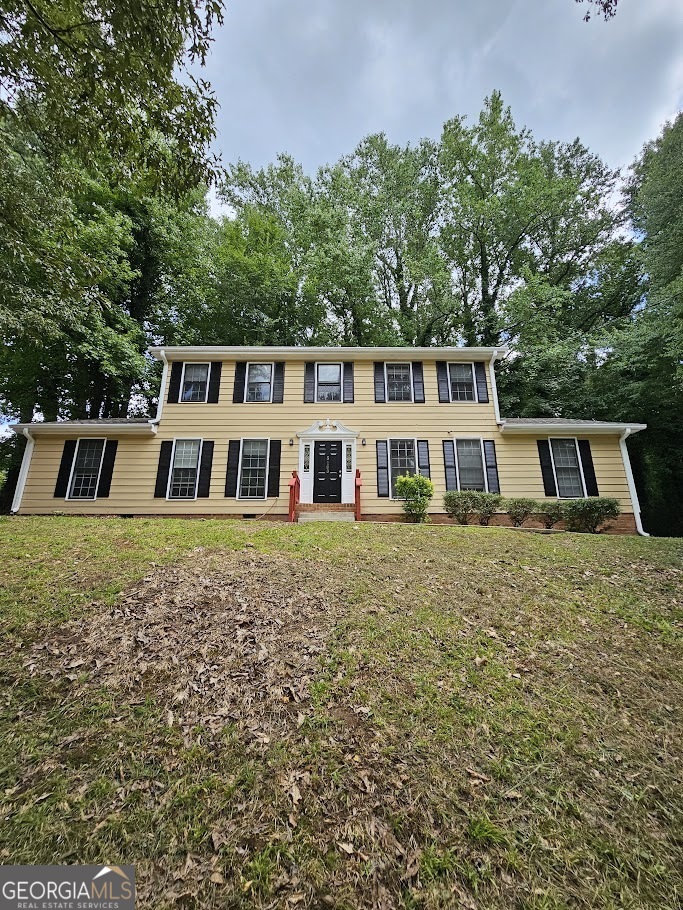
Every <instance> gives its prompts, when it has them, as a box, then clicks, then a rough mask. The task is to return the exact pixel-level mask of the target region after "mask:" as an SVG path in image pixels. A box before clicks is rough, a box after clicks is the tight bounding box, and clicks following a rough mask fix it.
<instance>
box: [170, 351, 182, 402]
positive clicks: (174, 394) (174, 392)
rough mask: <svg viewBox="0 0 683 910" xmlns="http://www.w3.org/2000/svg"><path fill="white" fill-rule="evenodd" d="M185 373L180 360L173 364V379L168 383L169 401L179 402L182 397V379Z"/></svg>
mask: <svg viewBox="0 0 683 910" xmlns="http://www.w3.org/2000/svg"><path fill="white" fill-rule="evenodd" d="M182 375H183V365H182V363H181V362H180V361H179V360H174V361H173V363H172V364H171V381H170V382H169V384H168V403H169V404H177V403H178V400H179V398H180V380H181V378H182Z"/></svg>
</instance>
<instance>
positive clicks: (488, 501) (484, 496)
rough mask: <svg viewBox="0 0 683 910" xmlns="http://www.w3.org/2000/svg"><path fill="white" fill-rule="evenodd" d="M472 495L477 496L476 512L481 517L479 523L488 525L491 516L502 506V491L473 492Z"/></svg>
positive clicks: (475, 502) (475, 501) (475, 500)
mask: <svg viewBox="0 0 683 910" xmlns="http://www.w3.org/2000/svg"><path fill="white" fill-rule="evenodd" d="M472 495H473V496H474V497H475V499H474V514H475V515H476V516H477V518H478V519H479V524H480V525H484V526H486V525H488V523H489V522H490V521H491V516H492V515H494V514H495V513H496V512H497V511H498V509H499V508H500V504H501V502H502V501H503V497H502V496H501V495H500V493H477V492H473V493H472Z"/></svg>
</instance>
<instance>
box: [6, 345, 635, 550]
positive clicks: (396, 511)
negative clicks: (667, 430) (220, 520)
mask: <svg viewBox="0 0 683 910" xmlns="http://www.w3.org/2000/svg"><path fill="white" fill-rule="evenodd" d="M150 353H151V355H152V356H153V357H155V358H157V359H159V360H161V361H162V362H163V375H162V381H161V391H160V395H159V405H158V408H157V413H156V416H155V417H154V418H151V419H147V418H138V419H115V420H110V419H106V418H103V419H100V420H68V421H58V422H56V423H47V422H45V423H39V422H37V423H30V424H17V425H15V426H14V427H13V429H14V430H15V432H17V433H23V434H24V436H26V438H27V446H26V451H25V454H24V460H23V463H22V467H21V473H20V476H19V482H18V485H17V489H16V496H15V499H14V503H13V511H15V512H18V513H20V514H22V515H28V514H50V513H54V512H60V513H70V514H80V515H85V514H87V515H111V514H115V515H185V516H193V515H203V516H208V515H215V516H233V517H237V518H241V517H249V518H252V517H258V518H261V517H264V518H277V519H284V520H287V519H288V518H289V519H290V520H293V519H302V518H303V519H308V518H311V517H323V516H322V515H316V514H315V513H320V512H324V513H332V512H334V513H337V515H336V516H335V517H348V518H349V519H352V518H353V517H354V515H355V517H362V518H363V519H384V520H396V519H400V518H401V517H402V515H403V511H402V508H401V502H400V501H398V500H396V499H395V498H394V495H393V492H394V482H395V478H396V477H397V476H399V475H401V474H405V473H411V472H417V471H419V472H420V473H422V474H424V475H427V476H429V477H431V479H432V481H433V483H434V486H435V494H434V499H433V500H432V504H431V508H430V512H431V513H432V518H433V520H437V521H438V520H440V516H443V504H442V499H443V494H444V493H445V492H446V491H447V490H488V491H489V492H500V493H502V494H503V495H504V496H506V497H521V496H524V497H531V498H533V499H538V500H543V499H544V498H557V497H559V498H574V497H583V496H597V495H600V496H609V497H614V498H616V499H618V500H619V502H620V504H621V508H622V512H623V514H622V516H621V517H620V519H619V520H618V522H617V523H616V524H615V528H614V529H615V530H618V531H621V532H626V533H628V532H635V531H638V532H639V533H644V532H643V529H642V525H641V522H640V510H639V506H638V497H637V494H636V490H635V485H634V482H633V476H632V473H631V467H630V463H629V456H628V451H627V448H626V439H627V437H628V436H629V435H630V434H632V433H637V432H638V431H640V430H643V429H645V426H644V425H643V424H624V423H608V422H604V421H587V420H565V419H545V418H543V419H535V420H529V419H505V418H501V416H500V411H499V407H498V396H497V391H496V376H495V362H496V359H497V358H498V357H499V356H500V355H501V354H502V353H504V349H501V348H455V347H447V348H320V347H218V346H209V347H154V348H150ZM329 517H332V516H329ZM499 519H500V521H501V523H502V522H504V521H505V519H504V517H503V516H499Z"/></svg>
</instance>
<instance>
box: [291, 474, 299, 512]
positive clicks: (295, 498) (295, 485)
mask: <svg viewBox="0 0 683 910" xmlns="http://www.w3.org/2000/svg"><path fill="white" fill-rule="evenodd" d="M300 495H301V481H300V480H299V475H298V474H297V472H296V471H292V479H291V480H290V481H289V520H290V521H296V507H297V503H298V502H299V497H300Z"/></svg>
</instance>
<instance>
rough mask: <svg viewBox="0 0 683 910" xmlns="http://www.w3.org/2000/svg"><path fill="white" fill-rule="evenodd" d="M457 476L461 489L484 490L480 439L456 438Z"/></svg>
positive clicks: (484, 481) (484, 482)
mask: <svg viewBox="0 0 683 910" xmlns="http://www.w3.org/2000/svg"><path fill="white" fill-rule="evenodd" d="M455 453H456V457H457V459H458V476H459V478H460V489H461V490H480V491H485V490H486V480H485V476H484V458H483V455H482V450H481V440H480V439H456V441H455Z"/></svg>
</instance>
